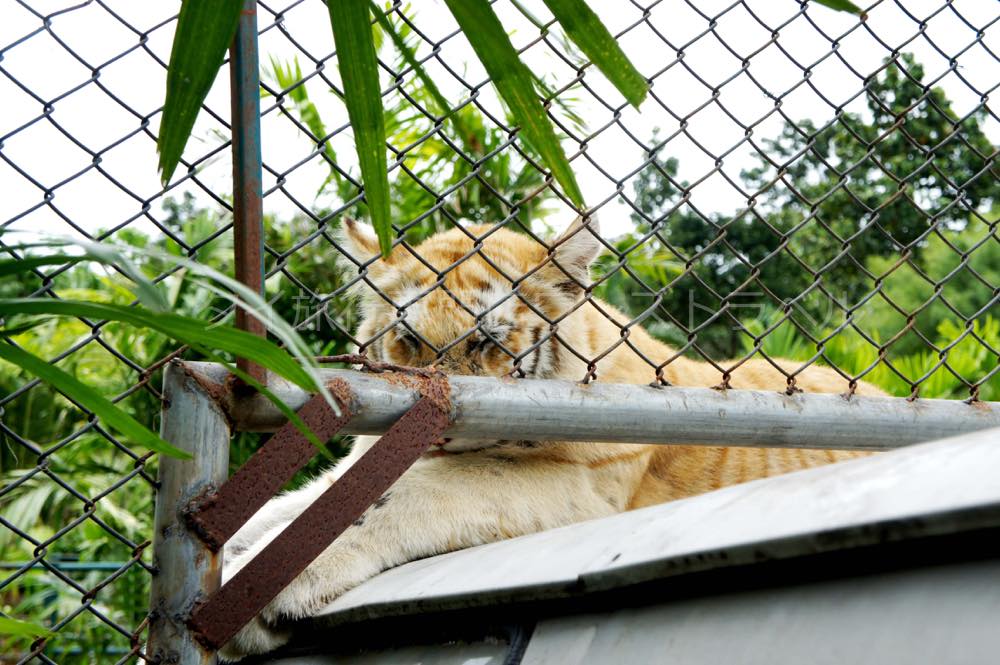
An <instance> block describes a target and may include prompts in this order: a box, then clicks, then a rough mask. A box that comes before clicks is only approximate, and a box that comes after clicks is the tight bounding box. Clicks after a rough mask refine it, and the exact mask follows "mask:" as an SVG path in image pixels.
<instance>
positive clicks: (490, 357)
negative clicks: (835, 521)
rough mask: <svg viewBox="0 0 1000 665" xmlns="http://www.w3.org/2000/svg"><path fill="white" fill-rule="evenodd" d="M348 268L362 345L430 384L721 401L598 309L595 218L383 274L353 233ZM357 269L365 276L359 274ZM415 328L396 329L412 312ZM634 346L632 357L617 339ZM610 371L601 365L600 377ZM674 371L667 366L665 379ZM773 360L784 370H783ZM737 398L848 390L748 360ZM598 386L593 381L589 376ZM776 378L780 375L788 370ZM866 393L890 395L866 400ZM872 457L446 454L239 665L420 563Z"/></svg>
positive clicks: (228, 652)
mask: <svg viewBox="0 0 1000 665" xmlns="http://www.w3.org/2000/svg"><path fill="white" fill-rule="evenodd" d="M339 244H340V247H341V248H342V252H343V253H344V254H345V255H346V256H349V257H355V259H358V260H360V259H363V258H369V259H371V260H365V261H362V262H360V263H353V262H352V263H349V264H348V265H347V267H346V268H345V271H346V272H350V271H352V270H353V271H354V272H355V274H356V275H358V276H357V278H356V284H355V286H354V287H353V292H352V295H353V296H354V297H356V299H357V305H358V308H359V313H360V324H359V326H358V328H357V332H356V334H355V337H356V338H357V339H359V340H365V341H367V342H368V345H367V346H366V347H365V348H364V349H363V350H364V352H365V353H366V354H367V356H368V357H369V358H371V359H372V360H375V361H381V362H385V363H392V364H395V365H406V366H414V367H427V366H432V365H433V366H434V367H436V368H437V369H439V370H441V371H443V372H445V373H448V374H458V375H476V376H493V377H503V376H509V375H511V374H512V373H513V374H516V375H518V376H522V377H526V378H529V379H564V380H576V381H578V380H580V379H581V378H583V377H589V378H591V379H594V380H598V381H603V382H610V383H623V384H648V383H649V381H650V378H651V375H652V371H651V366H652V365H651V362H650V360H652V361H653V363H655V364H656V365H662V367H661V369H660V376H659V377H658V378H659V380H660V382H661V383H663V384H667V385H670V386H692V387H694V386H697V387H713V386H716V385H717V384H719V383H720V373H719V370H718V369H717V368H716V366H714V365H713V364H711V363H709V362H706V361H698V360H694V359H690V358H687V357H685V356H684V355H683V354H678V353H677V351H676V350H675V349H673V348H671V347H670V346H668V345H667V344H665V343H663V342H661V341H659V340H657V339H655V338H654V337H653V336H652V335H650V334H649V333H648V332H646V331H645V330H643V329H642V328H641V327H639V326H636V325H629V318H628V317H626V316H625V315H624V314H623V313H622V312H620V311H618V310H616V309H615V308H614V307H612V306H611V305H609V304H608V303H606V302H603V301H601V300H600V299H598V298H596V297H595V296H594V295H593V293H592V289H591V287H592V282H591V269H592V266H593V264H594V262H595V260H596V259H597V258H598V256H599V255H600V254H601V252H602V249H603V248H604V247H605V245H604V241H603V240H602V238H601V235H600V230H599V223H598V221H597V218H596V217H589V218H583V217H581V218H578V219H577V220H576V221H575V222H573V223H572V224H571V225H570V226H569V227H568V228H567V229H566V231H565V232H564V233H563V234H562V235H561V236H559V237H558V238H557V239H556V240H555V242H552V243H551V244H546V243H543V242H539V241H538V240H536V239H534V238H533V237H531V236H529V235H528V234H525V233H517V232H514V231H511V230H508V229H506V228H503V227H496V226H489V225H470V226H466V227H455V228H452V229H449V230H447V231H444V232H440V233H437V234H435V235H432V236H430V237H428V238H427V239H426V240H424V241H423V242H421V243H420V244H418V245H417V246H416V247H414V248H412V249H410V248H408V247H406V246H405V245H403V244H398V245H396V247H395V248H394V249H393V250H392V252H391V253H390V254H389V255H388V256H387V257H385V258H382V259H380V260H374V259H375V257H376V256H377V255H378V253H379V245H378V240H377V238H376V236H375V234H374V232H373V231H372V229H371V227H369V226H367V225H366V224H363V223H360V222H356V221H353V220H346V221H344V222H343V223H342V224H341V229H340V236H339ZM359 266H361V267H362V268H363V270H360V271H359ZM401 310H402V311H403V312H404V313H405V314H404V315H403V316H400V311H401ZM626 328H627V330H628V343H627V344H625V343H622V339H623V334H622V331H623V330H625V329H626ZM596 358H599V362H596V363H595V362H594V359H596ZM668 359H669V360H670V362H668V363H666V364H665V365H664V364H663V363H664V362H665V361H667V360H668ZM772 360H773V359H772ZM735 364H738V367H737V368H736V369H735V370H733V371H732V372H731V375H730V376H729V377H728V383H727V386H726V387H727V388H729V389H737V390H738V389H750V390H768V391H785V390H787V389H788V381H787V376H788V373H789V372H791V371H793V370H794V371H797V372H798V373H797V374H796V380H795V386H796V387H797V388H798V389H801V390H803V391H805V392H815V393H835V392H842V391H843V390H844V388H845V385H846V382H845V379H844V378H843V377H842V376H841V375H840V374H838V373H837V372H836V371H835V370H833V369H831V368H829V367H821V366H814V365H813V366H809V367H807V368H805V369H803V370H798V366H799V365H800V363H793V362H792V361H783V360H776V361H774V362H773V363H772V362H769V361H767V360H763V359H750V360H747V361H745V362H742V363H735ZM595 368H596V370H597V371H596V376H595ZM779 368H780V369H779ZM855 393H857V394H860V395H882V394H883V393H882V392H881V391H880V390H879V389H878V388H876V387H874V386H872V385H870V384H868V383H865V382H859V383H858V384H857V386H856V388H855ZM375 441H376V438H375V437H368V436H359V437H357V438H356V440H355V442H354V444H353V448H352V450H351V451H350V453H349V454H348V455H347V456H346V457H345V458H344V459H342V460H341V461H340V462H339V463H337V464H336V465H335V466H334V467H333V468H331V469H330V470H328V471H326V472H325V473H322V474H321V475H320V476H319V477H317V478H315V479H314V480H312V481H311V482H310V483H308V484H306V485H305V486H304V487H303V488H301V489H299V490H296V491H292V492H289V493H286V494H284V495H281V496H278V497H277V498H275V499H273V500H271V501H270V502H269V503H268V504H266V506H265V507H264V508H263V509H262V510H261V511H259V512H258V513H257V514H256V515H255V516H254V517H253V518H252V519H251V520H250V521H249V522H248V523H247V524H246V525H245V526H244V527H243V528H242V529H240V531H239V532H238V533H237V534H236V535H235V536H234V538H233V539H232V540H231V542H230V543H228V544H227V546H226V549H225V552H224V565H223V581H225V580H228V579H230V578H231V577H232V576H233V575H234V574H235V573H236V572H238V571H239V570H240V569H241V568H242V567H243V565H245V564H246V563H247V562H248V561H249V560H250V559H252V558H253V557H254V556H255V555H256V554H257V553H259V552H260V551H261V550H262V549H263V548H264V546H266V545H267V543H269V542H270V541H271V540H272V539H273V538H274V537H275V536H276V535H277V534H278V533H280V532H281V531H282V530H283V529H284V528H285V527H286V526H287V525H288V524H289V523H290V522H291V521H292V520H294V519H295V518H296V517H297V516H298V515H299V514H300V513H301V512H302V511H303V510H305V508H306V507H308V506H309V505H310V504H311V503H312V502H313V501H314V500H316V499H317V498H318V497H319V496H320V495H321V494H322V493H323V492H324V491H325V490H326V489H327V488H329V487H330V485H331V484H332V483H334V482H335V481H336V480H337V479H338V478H339V477H340V476H341V475H342V474H343V472H344V470H345V469H347V468H349V467H350V465H351V464H352V463H353V462H354V461H355V460H357V459H358V458H359V457H360V456H361V455H362V454H364V452H365V451H367V450H368V449H369V448H370V447H371V446H372V445H373V444H374V442H375ZM862 454H866V453H859V452H848V451H831V450H810V449H787V448H739V447H720V446H704V445H637V444H613V443H601V442H590V443H581V442H560V441H542V442H538V441H518V440H479V439H462V438H443V439H441V440H439V441H438V442H436V443H435V444H433V445H432V446H431V450H429V451H428V453H427V454H425V455H423V456H422V457H421V458H420V459H419V460H418V461H417V462H416V463H415V464H414V465H413V466H412V467H411V468H410V469H409V470H408V471H406V472H405V473H404V474H403V475H402V476H401V477H400V478H399V480H398V481H397V482H396V483H395V484H394V485H393V486H392V487H391V489H390V490H389V491H387V492H386V493H385V494H384V495H383V496H382V497H381V498H380V499H379V500H378V501H376V502H375V503H374V504H373V505H372V506H371V507H369V508H368V510H367V511H366V512H365V513H364V514H363V516H362V518H361V519H359V520H357V522H355V524H354V525H353V526H351V527H349V528H348V529H347V530H346V531H345V532H344V533H343V534H342V535H341V536H340V537H339V538H338V539H336V540H335V541H334V542H333V543H332V544H331V545H330V546H329V547H328V548H326V550H325V551H324V552H323V553H322V554H321V555H320V556H319V557H318V558H317V559H316V560H315V561H313V563H312V564H310V565H309V566H308V567H307V568H306V570H304V571H303V572H302V573H301V574H300V575H299V576H298V577H297V578H295V580H294V581H293V582H292V583H291V584H290V585H289V586H288V587H286V588H285V589H284V590H283V591H281V593H279V594H278V595H277V597H275V598H274V600H272V601H271V602H270V603H269V604H268V605H267V606H266V607H265V608H264V609H263V610H262V611H261V612H260V613H259V615H258V616H257V617H256V618H255V619H254V620H253V621H251V622H250V623H249V624H248V625H247V626H245V627H244V628H243V629H242V630H240V631H239V633H238V634H237V635H236V636H235V637H233V638H232V639H231V640H230V641H229V642H228V643H227V644H226V645H225V646H224V648H223V649H222V651H221V652H220V656H221V657H222V659H223V660H225V661H228V662H233V661H237V660H239V659H240V658H242V657H244V656H247V655H250V654H258V653H264V652H267V651H271V650H273V649H275V648H278V647H279V646H281V645H283V644H284V643H285V642H287V640H288V639H289V637H290V629H289V624H290V623H291V622H292V621H294V620H296V619H301V618H304V617H309V616H311V615H314V614H315V613H316V612H317V611H318V610H320V609H321V608H322V607H324V606H325V605H327V604H328V603H329V602H330V601H332V600H333V599H335V598H336V597H338V596H339V595H340V594H343V593H344V592H345V591H347V590H349V589H351V588H353V587H355V586H357V585H358V584H361V583H362V582H364V581H365V580H367V579H369V578H371V577H373V576H375V575H377V574H378V573H379V572H381V571H384V570H386V569H389V568H391V567H394V566H399V565H401V564H403V563H406V562H408V561H413V560H416V559H421V558H425V557H430V556H434V555H437V554H442V553H445V552H450V551H454V550H458V549H463V548H468V547H472V546H475V545H481V544H484V543H489V542H494V541H497V540H501V539H506V538H513V537H516V536H521V535H525V534H529V533H533V532H538V531H542V530H545V529H552V528H555V527H560V526H564V525H568V524H572V523H575V522H579V521H582V520H589V519H595V518H601V517H606V516H609V515H614V514H617V513H621V512H623V511H627V510H633V509H636V508H641V507H645V506H650V505H654V504H659V503H663V502H666V501H673V500H676V499H680V498H682V497H688V496H692V495H696V494H700V493H704V492H709V491H711V490H714V489H718V488H720V487H724V486H727V485H732V484H735V483H741V482H745V481H748V480H751V479H756V478H763V477H768V476H773V475H776V474H781V473H786V472H789V471H793V470H797V469H803V468H808V467H813V466H818V465H823V464H828V463H831V462H837V461H839V460H843V459H846V458H850V457H855V456H858V455H862Z"/></svg>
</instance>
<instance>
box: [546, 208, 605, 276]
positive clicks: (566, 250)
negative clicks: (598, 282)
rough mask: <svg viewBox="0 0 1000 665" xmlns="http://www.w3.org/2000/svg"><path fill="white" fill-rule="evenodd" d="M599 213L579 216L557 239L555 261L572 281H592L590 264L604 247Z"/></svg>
mask: <svg viewBox="0 0 1000 665" xmlns="http://www.w3.org/2000/svg"><path fill="white" fill-rule="evenodd" d="M600 231H601V227H600V223H599V222H598V220H597V215H591V216H590V217H577V218H576V220H575V221H574V222H573V223H572V224H570V225H569V227H568V228H567V229H566V230H565V231H564V232H563V234H562V235H561V236H559V238H558V239H557V240H556V241H555V243H554V247H555V251H554V253H553V259H554V263H555V264H556V265H557V266H558V268H559V270H561V272H562V273H563V274H564V275H565V276H566V277H569V278H571V279H570V282H571V283H572V282H578V283H579V284H587V283H589V282H590V265H591V264H592V263H593V262H594V259H596V258H597V257H598V255H600V253H601V251H602V250H603V249H604V245H603V243H602V242H601V236H600Z"/></svg>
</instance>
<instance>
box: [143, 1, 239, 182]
mask: <svg viewBox="0 0 1000 665" xmlns="http://www.w3.org/2000/svg"><path fill="white" fill-rule="evenodd" d="M242 8H243V0H184V2H183V4H182V5H181V11H180V15H179V16H178V17H177V31H176V32H175V33H174V43H173V46H172V47H171V49H170V64H169V66H168V67H167V95H166V100H165V101H164V104H163V118H162V119H161V120H160V135H159V137H158V138H157V150H159V153H160V164H159V168H160V177H161V178H162V180H163V183H164V184H166V183H167V182H169V180H170V177H171V176H172V175H173V174H174V170H175V169H176V168H177V164H178V163H179V162H180V160H181V154H182V153H183V152H184V145H185V144H186V143H187V140H188V137H189V136H191V129H192V128H193V127H194V121H195V119H196V118H197V117H198V111H199V109H201V105H202V103H204V101H205V97H207V96H208V91H209V90H210V89H211V88H212V83H213V82H214V81H215V77H216V75H217V74H218V73H219V67H220V66H221V65H222V61H223V59H224V58H225V55H226V49H227V48H229V44H230V43H231V42H232V41H233V36H234V35H235V34H236V26H237V25H238V23H239V19H240V10H241V9H242Z"/></svg>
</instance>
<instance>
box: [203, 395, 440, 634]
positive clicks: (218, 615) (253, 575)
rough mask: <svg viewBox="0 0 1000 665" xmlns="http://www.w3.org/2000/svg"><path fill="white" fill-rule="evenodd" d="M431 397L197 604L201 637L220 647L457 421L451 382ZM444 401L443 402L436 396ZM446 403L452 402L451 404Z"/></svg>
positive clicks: (422, 400) (427, 397) (415, 408)
mask: <svg viewBox="0 0 1000 665" xmlns="http://www.w3.org/2000/svg"><path fill="white" fill-rule="evenodd" d="M442 383H444V384H445V387H443V386H437V387H436V390H433V391H432V392H436V393H437V395H434V396H430V395H426V394H425V396H424V397H422V398H421V399H420V401H418V402H417V403H416V404H415V405H414V406H413V408H411V409H410V410H409V411H407V412H406V413H405V414H404V415H403V417H402V418H400V419H399V420H398V421H396V423H395V424H394V425H393V426H392V427H391V428H390V429H389V431H388V432H386V433H385V435H384V436H383V437H382V438H381V439H379V440H378V442H377V443H376V444H375V445H374V446H372V448H371V450H369V451H368V452H367V453H365V454H364V455H363V456H362V457H361V458H360V459H359V460H358V461H357V462H355V463H354V465H353V466H352V467H351V468H350V469H348V470H347V472H346V473H344V475H343V476H342V477H341V478H340V479H339V480H338V481H337V482H335V483H334V484H333V485H331V486H330V488H329V489H327V490H326V492H324V493H323V494H322V495H321V496H320V497H319V499H317V500H316V501H315V502H314V503H313V504H312V505H311V506H309V507H308V508H307V509H306V510H305V511H304V512H303V513H302V514H301V515H300V516H299V517H298V518H297V519H295V521H293V522H292V523H291V524H290V525H289V526H288V527H287V528H285V530H284V531H282V532H281V533H280V534H279V535H278V536H277V537H276V538H275V539H274V540H273V541H272V542H271V543H270V544H269V545H268V546H267V547H266V548H265V549H264V550H263V551H262V552H261V553H260V554H258V555H257V556H256V557H254V558H253V559H252V560H251V561H250V562H249V563H247V565H246V566H245V567H244V568H243V569H242V570H240V571H239V572H238V573H237V574H236V576H235V577H233V578H232V579H231V580H230V581H229V582H228V583H226V584H225V585H223V586H222V588H221V589H219V590H218V591H216V592H215V593H214V594H212V595H211V596H210V597H209V598H208V599H207V600H206V601H205V602H203V603H201V604H200V605H198V606H197V607H195V609H194V611H193V612H192V613H191V617H190V619H189V620H188V626H189V627H190V628H191V629H192V631H193V632H194V634H195V635H196V636H197V639H198V640H199V641H200V642H201V643H202V644H203V645H204V646H206V647H208V648H214V649H218V648H219V647H221V646H222V645H224V644H225V643H226V642H227V641H229V639H230V638H232V637H233V635H235V634H236V633H237V632H238V631H239V630H240V628H242V627H243V626H245V625H246V624H247V623H248V622H250V620H251V619H253V618H254V617H255V616H256V615H257V614H258V613H259V612H260V611H261V610H262V609H263V608H264V607H265V606H266V605H267V604H268V603H269V602H271V600H272V599H273V598H274V597H275V596H277V595H278V593H280V592H281V590H282V589H284V588H285V587H286V586H288V584H290V583H291V582H292V580H294V579H295V578H296V577H297V576H298V575H299V573H301V572H302V571H303V570H305V569H306V567H307V566H308V565H309V564H310V563H312V562H313V561H314V560H315V559H316V557H318V556H319V555H320V554H322V553H323V551H324V550H325V549H326V548H327V547H329V546H330V543H332V542H333V541H334V540H335V539H336V538H337V537H338V536H340V534H342V533H343V532H344V531H345V530H346V529H347V528H348V527H349V526H350V525H351V524H352V523H353V522H354V521H355V520H357V519H358V518H359V517H361V515H362V514H363V513H364V512H365V510H367V509H368V506H370V505H371V504H372V503H373V502H374V501H375V500H376V499H378V498H379V497H380V496H382V495H383V494H384V493H385V491H386V490H387V489H389V487H390V486H391V485H392V484H393V483H394V482H396V480H397V479H398V478H399V477H400V476H401V475H403V473H404V472H405V471H406V470H407V469H408V468H410V466H411V465H412V464H413V463H414V462H415V461H416V460H417V458H419V457H420V456H421V455H422V454H423V453H424V452H425V451H426V450H427V448H428V447H430V445H431V444H432V443H433V442H435V441H437V440H438V439H439V438H440V437H441V435H442V434H443V433H444V431H445V430H446V429H447V428H448V426H449V425H450V424H451V419H450V417H449V412H448V410H447V409H442V408H441V401H440V398H441V397H442V396H444V397H445V398H446V397H447V392H446V391H447V388H446V386H447V381H444V382H442ZM435 397H437V399H435ZM445 401H447V400H446V399H445Z"/></svg>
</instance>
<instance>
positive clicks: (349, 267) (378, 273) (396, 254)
mask: <svg viewBox="0 0 1000 665" xmlns="http://www.w3.org/2000/svg"><path fill="white" fill-rule="evenodd" d="M335 236H336V239H337V244H338V245H339V246H340V250H341V256H339V257H338V260H337V262H338V263H339V264H340V266H341V268H342V270H343V271H344V273H345V275H351V274H353V275H355V276H356V275H357V274H358V273H359V271H361V272H364V273H365V274H366V275H367V281H366V280H364V279H361V280H357V283H356V284H355V286H354V287H352V289H351V291H352V292H353V293H355V294H358V295H362V296H366V295H367V296H370V295H375V292H374V291H372V290H371V285H370V284H368V283H367V282H368V281H371V282H372V283H374V284H375V285H376V287H377V288H380V289H384V288H387V287H388V286H389V285H390V284H391V283H394V282H396V281H398V280H399V278H400V276H401V275H405V274H406V273H408V272H413V271H414V270H415V269H416V267H415V266H414V265H413V264H414V261H413V259H412V257H410V255H409V254H408V252H407V251H406V250H405V249H404V248H402V247H399V246H396V247H393V249H392V251H391V252H390V253H389V256H388V257H382V256H380V250H379V245H378V237H376V235H375V231H374V230H373V229H372V227H370V226H369V225H367V224H364V223H362V222H357V221H355V220H353V219H351V218H349V217H345V218H344V220H343V223H342V224H341V225H340V228H339V229H338V230H337V232H336V234H335Z"/></svg>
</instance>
